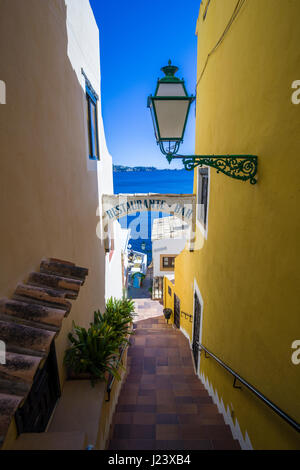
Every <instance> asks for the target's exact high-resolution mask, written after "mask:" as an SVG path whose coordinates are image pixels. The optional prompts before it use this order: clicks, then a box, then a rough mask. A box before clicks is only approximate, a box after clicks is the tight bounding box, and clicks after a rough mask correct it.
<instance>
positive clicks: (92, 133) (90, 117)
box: [82, 72, 100, 160]
mask: <svg viewBox="0 0 300 470" xmlns="http://www.w3.org/2000/svg"><path fill="white" fill-rule="evenodd" d="M82 73H83V75H84V77H85V84H86V108H87V128H88V140H89V157H90V159H91V160H100V154H99V140H98V112H97V101H98V95H97V93H96V92H95V90H94V89H93V87H92V85H91V84H90V82H89V80H88V79H87V77H86V75H85V74H84V72H82Z"/></svg>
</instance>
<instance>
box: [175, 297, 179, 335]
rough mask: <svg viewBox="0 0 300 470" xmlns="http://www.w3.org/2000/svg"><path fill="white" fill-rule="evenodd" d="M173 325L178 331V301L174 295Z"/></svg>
mask: <svg viewBox="0 0 300 470" xmlns="http://www.w3.org/2000/svg"><path fill="white" fill-rule="evenodd" d="M174 324H175V326H176V327H177V328H178V329H180V299H179V298H178V297H177V295H176V294H174Z"/></svg>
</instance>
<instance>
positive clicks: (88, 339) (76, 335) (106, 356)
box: [64, 322, 120, 386]
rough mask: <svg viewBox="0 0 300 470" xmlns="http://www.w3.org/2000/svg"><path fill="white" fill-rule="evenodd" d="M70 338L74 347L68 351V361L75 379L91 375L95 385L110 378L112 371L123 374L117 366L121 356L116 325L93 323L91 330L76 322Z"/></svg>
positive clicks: (117, 376)
mask: <svg viewBox="0 0 300 470" xmlns="http://www.w3.org/2000/svg"><path fill="white" fill-rule="evenodd" d="M73 330H74V331H73V332H72V333H69V335H68V338H69V340H70V342H71V346H70V347H69V348H68V349H67V350H66V352H65V357H64V363H65V365H66V366H67V367H68V369H69V371H70V372H71V375H72V376H73V377H74V378H90V380H91V383H92V385H93V386H94V384H95V383H96V382H97V381H99V380H106V375H107V373H108V374H112V375H113V376H114V377H116V378H117V379H118V380H119V379H120V376H119V374H118V370H117V368H116V366H115V364H116V360H117V356H118V352H119V351H118V346H119V344H118V341H117V340H116V335H115V331H114V329H113V327H112V326H110V325H108V324H107V323H105V322H102V323H101V324H96V325H94V324H91V325H90V328H89V329H88V330H87V329H85V328H82V327H80V326H77V325H75V323H74V322H73Z"/></svg>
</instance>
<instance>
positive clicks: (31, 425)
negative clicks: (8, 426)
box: [15, 342, 61, 434]
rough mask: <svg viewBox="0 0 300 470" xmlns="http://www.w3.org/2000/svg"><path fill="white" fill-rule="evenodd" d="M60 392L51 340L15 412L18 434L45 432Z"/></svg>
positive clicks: (53, 347) (53, 346)
mask: <svg viewBox="0 0 300 470" xmlns="http://www.w3.org/2000/svg"><path fill="white" fill-rule="evenodd" d="M60 394H61V392H60V384H59V376H58V368H57V361H56V352H55V345H54V342H52V344H51V347H50V352H49V355H48V357H47V359H46V362H45V364H44V366H43V367H42V368H41V369H39V370H38V371H37V373H36V375H35V378H34V381H33V385H32V388H31V390H30V392H29V395H28V396H27V398H26V400H25V402H24V405H23V406H22V407H21V408H19V409H18V410H17V412H16V414H15V420H16V425H17V430H18V434H21V433H28V432H30V433H35V432H37V433H38V432H45V430H46V428H47V424H48V422H49V420H50V418H51V415H52V413H53V410H54V407H55V405H56V402H57V400H58V398H59V397H60Z"/></svg>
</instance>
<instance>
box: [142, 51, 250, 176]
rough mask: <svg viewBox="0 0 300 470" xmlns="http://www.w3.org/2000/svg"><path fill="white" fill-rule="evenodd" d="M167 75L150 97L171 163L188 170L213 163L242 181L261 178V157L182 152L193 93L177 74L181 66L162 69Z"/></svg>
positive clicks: (157, 132)
mask: <svg viewBox="0 0 300 470" xmlns="http://www.w3.org/2000/svg"><path fill="white" fill-rule="evenodd" d="M161 70H162V71H163V72H164V74H165V76H164V77H163V78H159V79H158V81H157V86H156V91H155V94H154V96H152V95H150V96H149V97H148V104H147V105H148V108H150V111H151V115H152V120H153V126H154V132H155V137H156V142H157V144H158V145H159V147H160V150H161V152H162V153H163V154H164V155H165V156H166V158H167V160H168V162H169V163H171V161H172V160H174V159H181V160H182V161H183V164H184V167H185V169H186V170H193V169H194V168H195V167H197V166H203V165H204V166H210V167H213V168H215V169H216V170H217V173H219V172H222V173H224V174H225V175H227V176H229V177H231V178H235V179H239V180H242V181H248V180H249V181H250V183H251V184H255V183H256V182H257V181H256V179H255V175H256V173H257V157H256V156H254V155H185V156H184V155H178V154H177V152H178V150H179V147H180V144H181V143H182V142H183V137H184V133H185V128H186V123H187V119H188V115H189V111H190V107H191V104H192V102H193V101H194V100H195V97H194V96H193V95H191V96H189V95H188V93H187V91H186V88H185V84H184V80H180V79H179V78H177V77H175V73H176V72H177V71H178V67H175V66H174V65H171V61H170V60H169V64H168V65H167V66H165V67H163V68H162V69H161Z"/></svg>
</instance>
